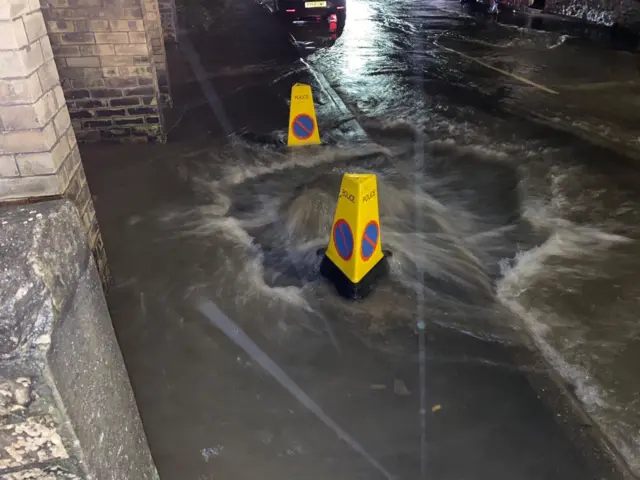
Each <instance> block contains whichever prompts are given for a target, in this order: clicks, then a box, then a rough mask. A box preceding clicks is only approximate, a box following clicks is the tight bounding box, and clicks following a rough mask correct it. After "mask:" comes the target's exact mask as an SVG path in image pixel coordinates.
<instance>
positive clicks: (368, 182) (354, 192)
mask: <svg viewBox="0 0 640 480" xmlns="http://www.w3.org/2000/svg"><path fill="white" fill-rule="evenodd" d="M384 260H385V258H384V255H383V253H382V242H381V231H380V216H379V212H378V185H377V181H376V176H375V175H370V174H345V175H344V177H343V178H342V184H341V185H340V196H339V198H338V205H337V207H336V213H335V216H334V220H333V226H332V228H331V236H330V239H329V247H328V248H327V251H326V256H325V258H324V259H323V261H322V264H321V266H320V272H321V273H322V274H323V275H324V276H325V277H327V278H329V279H330V280H331V281H332V282H333V283H334V284H335V285H336V287H337V288H338V291H339V292H340V293H341V294H343V295H345V296H347V297H351V298H360V297H363V296H364V295H366V294H367V293H368V292H369V291H370V290H371V288H372V287H373V282H374V281H375V279H377V277H379V276H380V274H381V273H383V272H385V271H386V262H385V261H384Z"/></svg>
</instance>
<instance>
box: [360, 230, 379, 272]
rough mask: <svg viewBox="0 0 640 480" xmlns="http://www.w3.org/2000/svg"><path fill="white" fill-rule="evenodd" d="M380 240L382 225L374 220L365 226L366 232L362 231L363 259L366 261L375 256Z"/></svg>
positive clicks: (361, 249) (361, 254) (361, 253)
mask: <svg viewBox="0 0 640 480" xmlns="http://www.w3.org/2000/svg"><path fill="white" fill-rule="evenodd" d="M379 240H380V227H379V225H378V222H376V221H375V220H372V221H370V222H369V223H368V224H367V226H366V227H364V232H362V242H361V247H360V256H361V257H362V260H364V261H365V262H366V261H367V260H369V259H370V258H371V257H372V256H373V253H374V252H375V251H376V247H377V246H378V242H379Z"/></svg>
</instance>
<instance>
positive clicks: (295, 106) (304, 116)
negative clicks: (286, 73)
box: [287, 83, 320, 147]
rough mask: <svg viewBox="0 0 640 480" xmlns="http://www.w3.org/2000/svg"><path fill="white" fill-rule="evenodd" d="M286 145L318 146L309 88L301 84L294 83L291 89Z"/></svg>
mask: <svg viewBox="0 0 640 480" xmlns="http://www.w3.org/2000/svg"><path fill="white" fill-rule="evenodd" d="M287 145H288V146H290V147H297V146H302V145H320V133H319V132H318V122H317V120H316V109H315V107H314V105H313V95H312V93H311V87H310V86H309V85H305V84H303V83H296V84H295V85H294V86H293V88H292V89H291V107H290V110H289V135H288V137H287Z"/></svg>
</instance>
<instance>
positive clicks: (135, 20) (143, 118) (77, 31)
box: [43, 0, 164, 141]
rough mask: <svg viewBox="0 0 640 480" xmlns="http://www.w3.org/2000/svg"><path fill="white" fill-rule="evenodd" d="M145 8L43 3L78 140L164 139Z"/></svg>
mask: <svg viewBox="0 0 640 480" xmlns="http://www.w3.org/2000/svg"><path fill="white" fill-rule="evenodd" d="M151 1H155V2H157V0H151ZM147 10H148V9H147V8H146V7H145V6H144V5H143V3H142V0H43V11H44V17H45V20H46V24H47V30H48V32H49V38H50V39H51V44H52V46H53V52H54V54H55V60H56V64H57V66H58V71H59V73H60V78H61V80H62V87H63V90H64V93H65V96H66V99H67V105H68V107H69V112H70V115H71V118H72V120H73V126H74V129H75V131H76V135H77V137H78V139H79V140H80V141H95V140H133V141H155V140H160V141H162V140H164V134H163V121H162V112H161V108H160V102H161V100H160V90H159V86H158V79H157V75H156V61H155V59H154V57H153V47H152V41H153V39H152V34H151V31H150V30H149V26H148V25H146V22H145V20H144V17H145V14H146V15H149V13H152V12H148V11H147ZM152 18H153V17H152Z"/></svg>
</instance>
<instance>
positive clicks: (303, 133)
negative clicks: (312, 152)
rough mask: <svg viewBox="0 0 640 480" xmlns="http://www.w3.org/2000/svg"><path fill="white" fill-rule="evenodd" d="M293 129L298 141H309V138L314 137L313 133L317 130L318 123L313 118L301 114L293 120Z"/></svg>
mask: <svg viewBox="0 0 640 480" xmlns="http://www.w3.org/2000/svg"><path fill="white" fill-rule="evenodd" d="M291 127H292V128H291V130H292V131H293V135H294V137H296V138H297V139H298V140H307V139H308V138H311V135H313V131H314V130H315V128H316V122H315V121H314V120H313V118H311V116H309V115H307V114H306V113H301V114H300V115H298V116H296V117H295V118H294V119H293V122H292V123H291Z"/></svg>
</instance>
